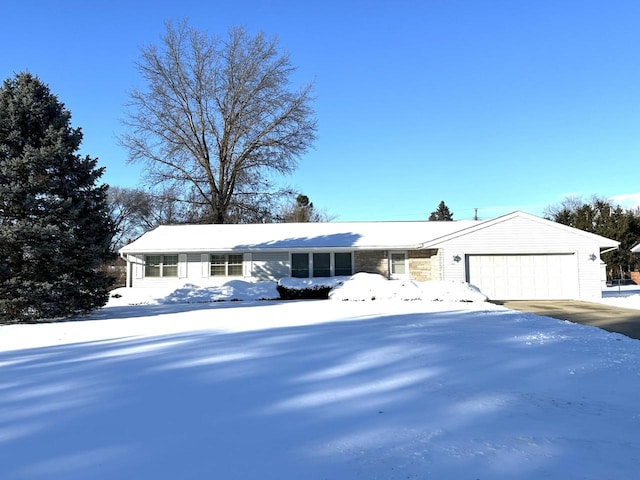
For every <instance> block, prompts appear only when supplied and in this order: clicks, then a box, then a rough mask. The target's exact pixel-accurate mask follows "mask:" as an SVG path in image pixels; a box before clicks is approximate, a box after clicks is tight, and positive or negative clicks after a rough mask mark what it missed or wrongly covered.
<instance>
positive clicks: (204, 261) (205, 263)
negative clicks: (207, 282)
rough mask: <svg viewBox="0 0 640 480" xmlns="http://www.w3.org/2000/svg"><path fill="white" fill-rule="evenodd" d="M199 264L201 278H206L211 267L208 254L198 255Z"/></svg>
mask: <svg viewBox="0 0 640 480" xmlns="http://www.w3.org/2000/svg"><path fill="white" fill-rule="evenodd" d="M200 266H201V268H202V278H208V277H209V275H210V274H211V267H210V265H209V254H208V253H203V254H201V255H200Z"/></svg>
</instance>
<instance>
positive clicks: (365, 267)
mask: <svg viewBox="0 0 640 480" xmlns="http://www.w3.org/2000/svg"><path fill="white" fill-rule="evenodd" d="M354 253H355V255H354V267H355V271H356V272H366V273H378V274H380V275H384V276H385V277H388V276H389V261H388V258H387V255H385V251H384V250H367V251H358V250H356V252H354ZM407 258H408V260H409V278H411V280H416V281H418V282H426V281H429V280H440V256H439V255H438V250H437V249H431V250H409V251H408V252H407Z"/></svg>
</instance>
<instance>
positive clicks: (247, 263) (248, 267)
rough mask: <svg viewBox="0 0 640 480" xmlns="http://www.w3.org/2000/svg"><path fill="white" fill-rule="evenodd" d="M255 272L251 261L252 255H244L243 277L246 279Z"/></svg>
mask: <svg viewBox="0 0 640 480" xmlns="http://www.w3.org/2000/svg"><path fill="white" fill-rule="evenodd" d="M252 271H253V265H252V261H251V254H250V253H245V254H243V255H242V275H243V276H244V277H250V276H251V273H252Z"/></svg>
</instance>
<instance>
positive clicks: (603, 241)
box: [421, 211, 640, 251]
mask: <svg viewBox="0 0 640 480" xmlns="http://www.w3.org/2000/svg"><path fill="white" fill-rule="evenodd" d="M514 218H525V219H528V220H531V221H533V222H536V223H539V224H541V225H546V226H547V227H551V228H555V229H558V230H563V231H564V232H566V233H570V234H572V235H579V236H581V237H584V238H588V239H589V240H591V241H593V242H594V243H596V244H597V245H598V246H599V247H600V248H608V249H616V248H618V247H619V246H620V242H618V241H616V240H611V239H610V238H606V237H603V236H601V235H597V234H595V233H590V232H585V231H584V230H580V229H578V228H574V227H570V226H568V225H563V224H562V223H558V222H554V221H552V220H547V219H546V218H540V217H536V216H535V215H531V214H529V213H525V212H520V211H515V212H511V213H508V214H506V215H502V216H500V217H496V218H492V219H490V220H485V221H482V222H475V224H474V225H470V226H468V227H466V228H462V229H459V230H457V231H455V232H451V233H449V234H445V235H444V236H442V237H436V238H433V239H430V240H427V241H425V242H423V243H422V245H421V247H422V248H434V247H437V246H439V245H441V244H442V243H444V242H446V241H448V240H452V239H454V238H457V237H460V236H464V235H468V234H470V233H473V232H477V231H478V230H481V229H484V228H487V227H491V226H493V225H496V224H499V223H502V222H507V221H509V220H512V219H514ZM639 246H640V245H639ZM639 251H640V250H639Z"/></svg>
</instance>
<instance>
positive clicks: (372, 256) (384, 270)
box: [353, 250, 389, 277]
mask: <svg viewBox="0 0 640 480" xmlns="http://www.w3.org/2000/svg"><path fill="white" fill-rule="evenodd" d="M354 253H355V255H354V256H353V266H354V268H355V272H366V273H379V274H380V275H384V276H385V277H388V276H389V262H388V261H387V256H386V255H385V252H384V251H383V250H366V251H359V250H356V251H355V252H354Z"/></svg>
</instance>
